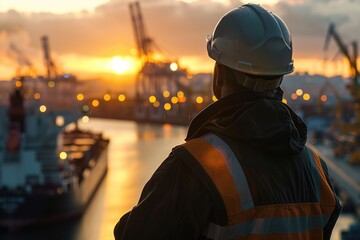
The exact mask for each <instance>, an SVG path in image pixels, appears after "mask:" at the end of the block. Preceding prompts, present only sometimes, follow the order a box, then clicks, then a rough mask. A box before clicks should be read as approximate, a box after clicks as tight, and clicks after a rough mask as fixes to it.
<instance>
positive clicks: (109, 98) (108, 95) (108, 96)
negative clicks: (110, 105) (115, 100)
mask: <svg viewBox="0 0 360 240" xmlns="http://www.w3.org/2000/svg"><path fill="white" fill-rule="evenodd" d="M104 100H105V101H106V102H108V101H110V100H111V96H110V94H108V93H106V94H105V95H104Z"/></svg>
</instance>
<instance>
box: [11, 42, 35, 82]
mask: <svg viewBox="0 0 360 240" xmlns="http://www.w3.org/2000/svg"><path fill="white" fill-rule="evenodd" d="M9 47H10V49H11V50H12V51H13V52H14V53H15V54H16V57H17V61H18V63H19V66H18V67H17V69H16V77H31V76H37V71H36V69H35V67H34V66H33V64H32V62H31V61H30V60H29V58H28V57H27V56H26V55H25V54H24V52H23V51H21V50H20V49H19V48H18V47H17V46H16V45H15V43H13V42H11V43H10V44H9Z"/></svg>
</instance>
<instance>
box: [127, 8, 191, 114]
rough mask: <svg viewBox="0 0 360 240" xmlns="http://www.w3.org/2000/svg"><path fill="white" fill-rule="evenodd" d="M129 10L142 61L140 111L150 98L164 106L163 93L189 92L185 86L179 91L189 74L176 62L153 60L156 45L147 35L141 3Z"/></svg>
mask: <svg viewBox="0 0 360 240" xmlns="http://www.w3.org/2000/svg"><path fill="white" fill-rule="evenodd" d="M129 9H130V14H131V20H132V24H133V30H134V35H135V42H136V46H137V52H138V58H139V59H140V61H141V69H140V70H139V72H138V75H137V77H136V83H135V84H136V86H135V87H136V99H137V101H138V104H139V106H140V109H144V108H143V106H146V105H149V102H148V101H147V100H148V98H149V97H150V96H155V97H156V98H157V99H158V100H159V101H160V104H162V103H163V102H165V101H166V100H165V99H163V96H162V95H163V91H169V92H170V93H171V92H175V91H177V90H183V91H184V92H185V91H187V90H186V87H185V86H184V88H183V89H178V87H179V84H180V85H181V81H180V78H182V77H186V76H187V73H186V70H185V69H181V68H179V66H178V64H177V63H176V62H174V61H169V60H165V61H156V60H155V59H154V58H153V50H154V47H155V43H154V41H153V39H152V38H150V37H149V36H148V35H147V33H146V29H145V24H144V20H143V16H142V13H141V10H140V4H139V2H133V3H130V4H129ZM150 109H151V108H150ZM149 111H151V110H149ZM144 114H146V113H144ZM139 115H140V114H139Z"/></svg>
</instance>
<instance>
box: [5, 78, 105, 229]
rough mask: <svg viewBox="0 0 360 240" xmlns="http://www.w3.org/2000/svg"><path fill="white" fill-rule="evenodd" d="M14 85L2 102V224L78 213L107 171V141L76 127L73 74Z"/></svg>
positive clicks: (22, 223)
mask: <svg viewBox="0 0 360 240" xmlns="http://www.w3.org/2000/svg"><path fill="white" fill-rule="evenodd" d="M12 85H13V87H14V89H13V91H12V92H11V94H9V96H8V97H7V99H8V100H7V101H5V102H6V103H1V102H0V227H3V228H7V229H17V228H20V227H25V226H29V225H39V224H42V223H49V222H51V221H57V220H62V219H65V218H69V217H74V216H79V215H81V214H82V213H83V212H84V211H85V209H86V207H87V205H88V204H89V202H90V201H91V198H92V197H93V196H94V194H95V192H96V190H97V188H98V186H99V185H100V183H101V181H102V180H103V179H104V177H105V175H106V172H107V148H108V144H109V140H108V139H107V138H105V137H104V136H103V134H102V133H97V132H93V131H89V130H83V129H80V128H79V127H78V124H77V121H78V120H80V119H81V118H82V117H83V116H82V115H83V113H82V112H81V111H80V107H79V106H77V103H76V102H77V101H76V94H75V85H76V79H75V77H74V76H71V75H62V76H61V77H59V78H57V79H56V81H49V80H47V79H44V78H27V77H21V78H18V79H14V80H12Z"/></svg>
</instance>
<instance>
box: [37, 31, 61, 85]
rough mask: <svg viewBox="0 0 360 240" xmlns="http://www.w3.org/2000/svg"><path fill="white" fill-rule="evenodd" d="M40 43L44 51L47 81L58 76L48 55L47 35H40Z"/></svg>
mask: <svg viewBox="0 0 360 240" xmlns="http://www.w3.org/2000/svg"><path fill="white" fill-rule="evenodd" d="M41 43H42V47H43V51H44V60H45V68H46V78H47V80H48V81H50V80H51V79H56V78H57V77H58V73H57V69H56V66H55V64H54V62H53V60H52V59H51V56H50V48H49V40H48V37H47V36H42V37H41Z"/></svg>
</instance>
